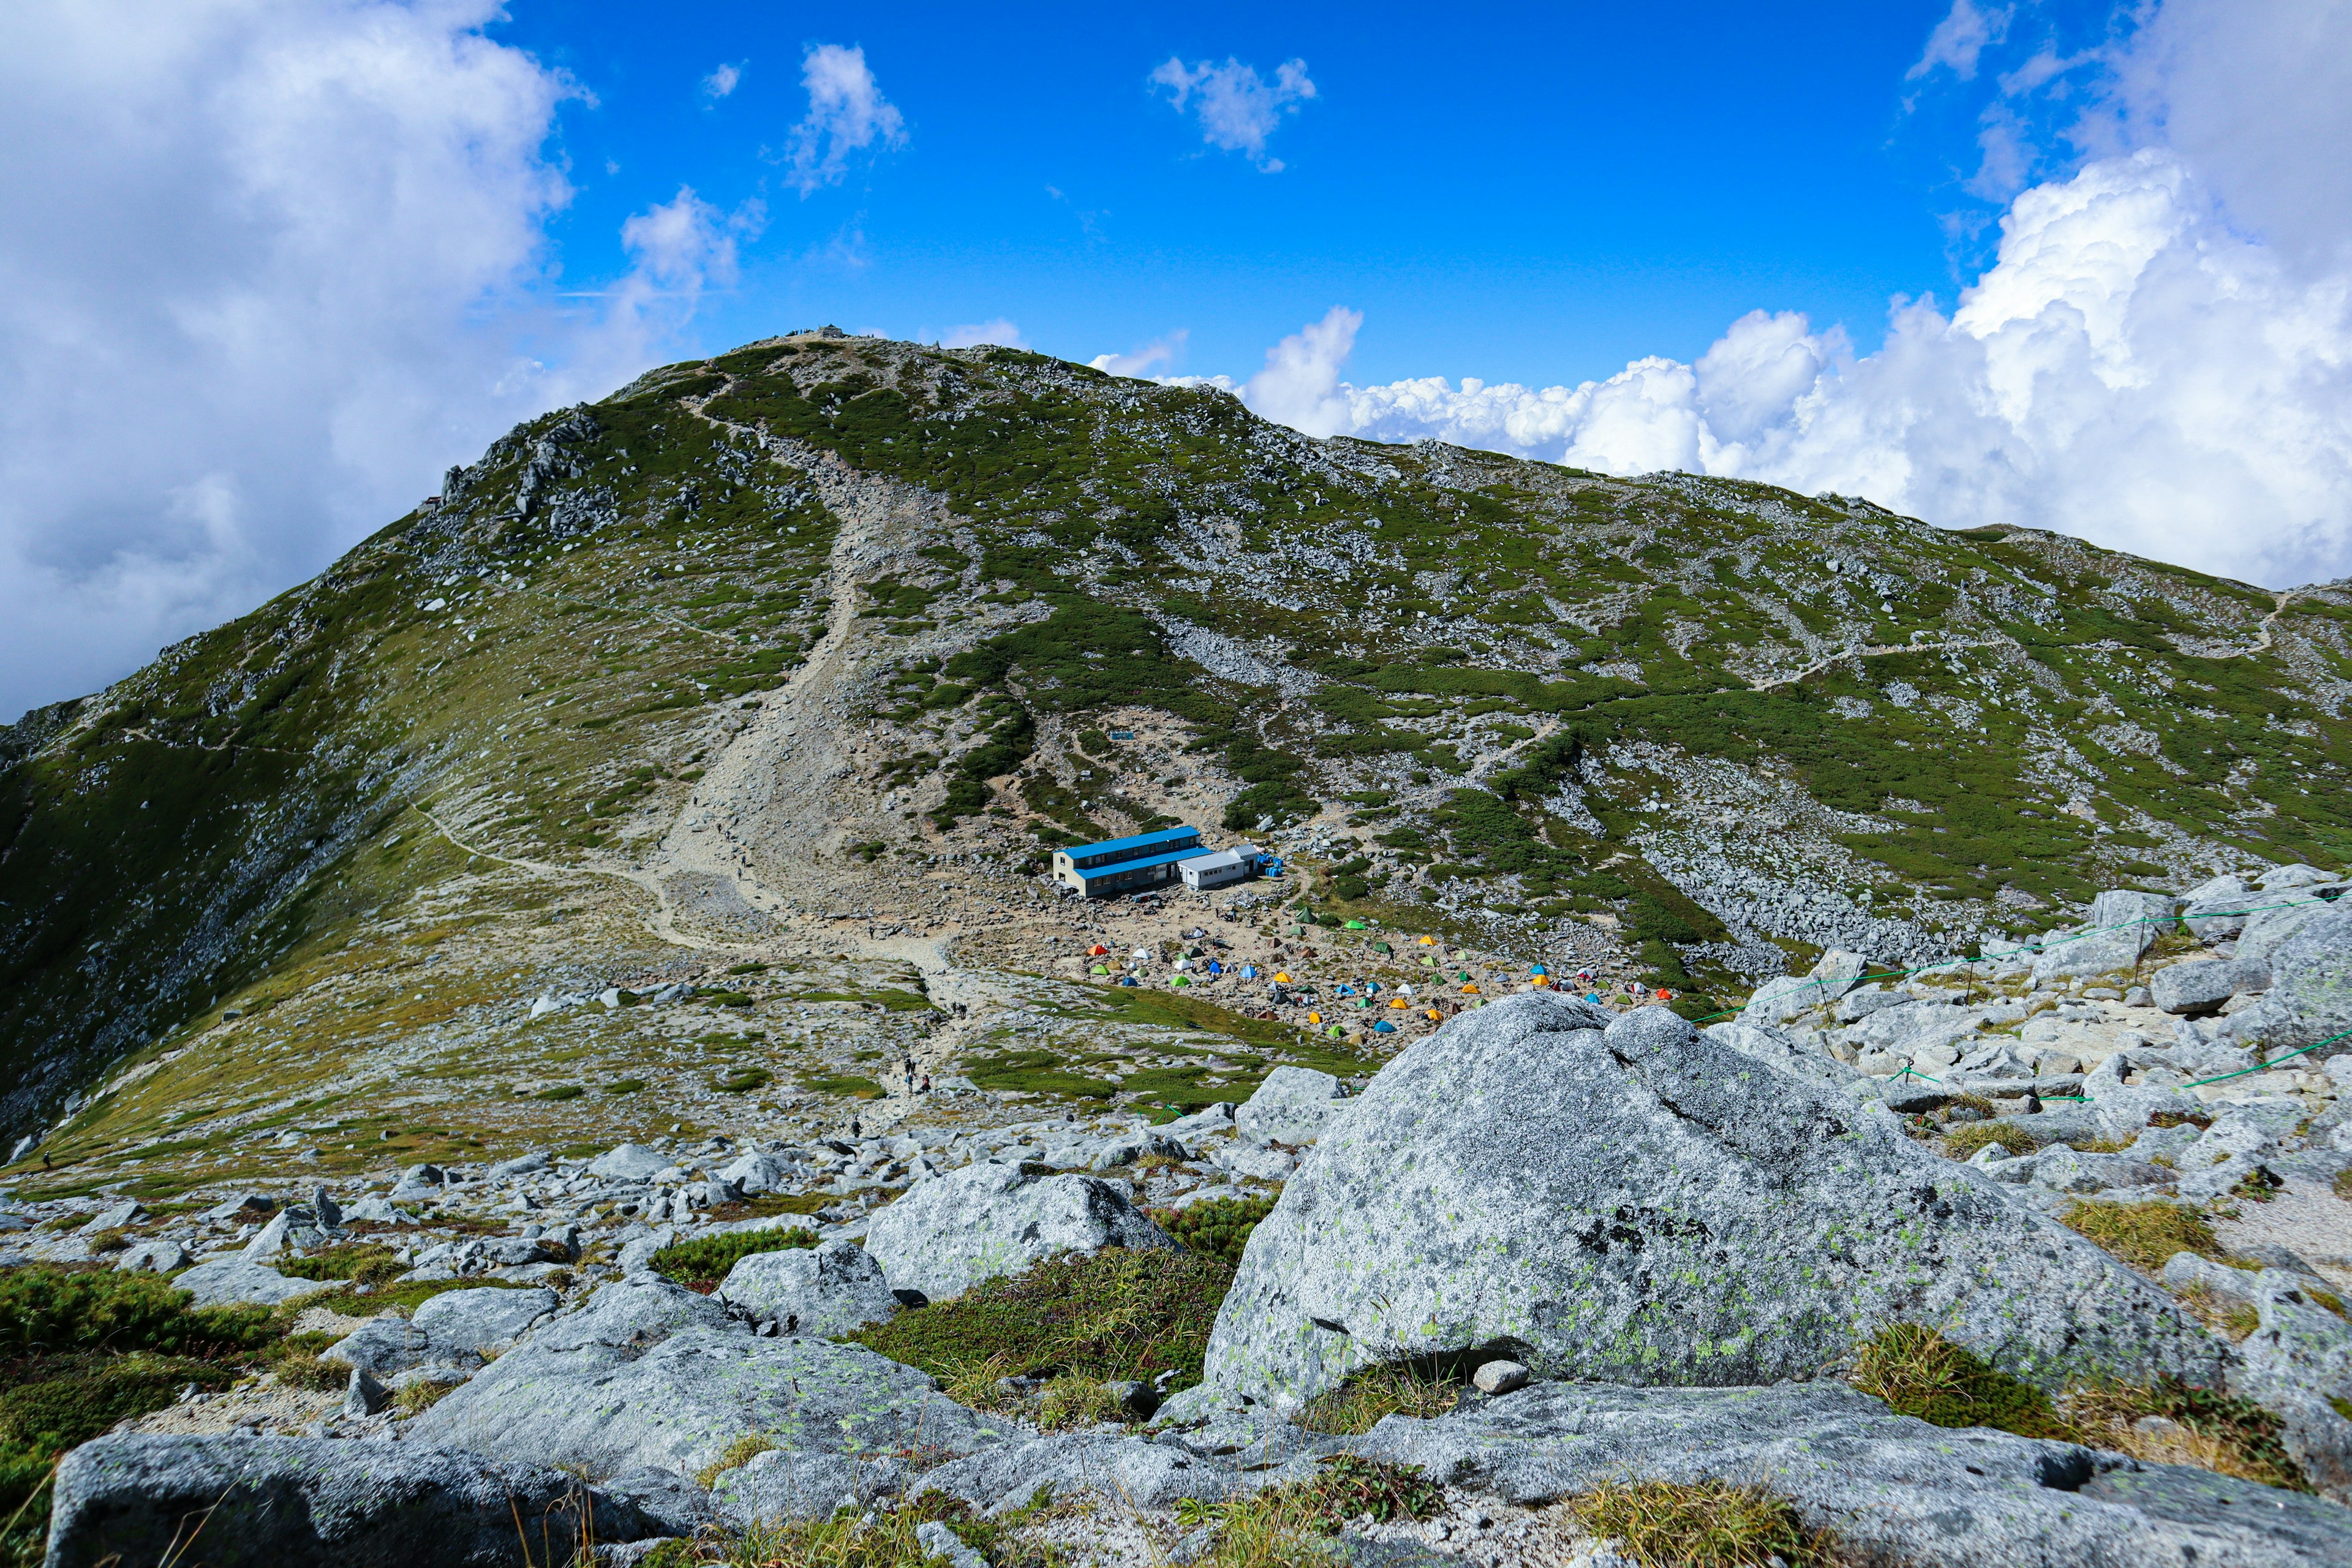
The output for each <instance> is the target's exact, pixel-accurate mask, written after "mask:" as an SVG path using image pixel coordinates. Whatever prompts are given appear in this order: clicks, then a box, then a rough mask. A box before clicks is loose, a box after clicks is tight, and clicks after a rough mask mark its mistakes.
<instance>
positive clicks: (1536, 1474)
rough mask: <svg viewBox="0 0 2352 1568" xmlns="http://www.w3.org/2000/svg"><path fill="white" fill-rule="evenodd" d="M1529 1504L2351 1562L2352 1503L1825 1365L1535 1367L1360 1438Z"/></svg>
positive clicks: (2317, 1565) (2005, 1561) (2003, 1565)
mask: <svg viewBox="0 0 2352 1568" xmlns="http://www.w3.org/2000/svg"><path fill="white" fill-rule="evenodd" d="M1349 1446H1350V1447H1353V1448H1354V1449H1356V1450H1357V1451H1358V1452H1360V1453H1363V1454H1367V1455H1370V1456H1372V1457H1374V1458H1383V1459H1388V1460H1391V1461H1392V1462H1396V1463H1402V1464H1412V1465H1419V1466H1421V1467H1423V1468H1424V1469H1426V1470H1427V1471H1428V1472H1429V1473H1430V1475H1431V1476H1433V1478H1435V1479H1441V1480H1446V1481H1451V1482H1454V1483H1456V1484H1459V1485H1462V1486H1465V1487H1470V1488H1475V1489H1480V1490H1491V1491H1493V1492H1496V1493H1499V1494H1500V1495H1501V1496H1503V1497H1504V1498H1506V1499H1507V1500H1511V1501H1513V1502H1517V1503H1522V1504H1528V1505H1536V1504H1540V1503H1546V1502H1550V1501H1552V1500H1556V1499H1559V1498H1563V1497H1573V1496H1575V1495H1576V1494H1578V1493H1580V1492H1583V1491H1588V1490H1590V1489H1592V1488H1593V1487H1595V1486H1598V1485H1600V1484H1601V1483H1602V1482H1606V1481H1615V1482H1620V1483H1623V1482H1636V1481H1647V1480H1662V1481H1673V1482H1683V1483H1687V1482H1693V1481H1699V1480H1710V1479H1728V1480H1736V1481H1744V1482H1749V1483H1753V1484H1757V1485H1760V1486H1763V1487H1765V1488H1767V1489H1770V1490H1772V1491H1776V1492H1779V1493H1780V1494H1782V1495H1783V1496H1786V1497H1789V1498H1790V1499H1792V1500H1794V1501H1795V1502H1796V1504H1797V1508H1798V1510H1799V1512H1800V1513H1801V1514H1802V1515H1803V1516H1804V1518H1805V1520H1806V1521H1807V1522H1808V1523H1809V1524H1811V1525H1812V1526H1814V1527H1816V1528H1820V1527H1827V1528H1829V1529H1831V1530H1832V1531H1835V1532H1836V1534H1837V1535H1838V1537H1839V1540H1840V1544H1841V1546H1842V1547H1843V1550H1842V1551H1841V1552H1839V1553H1838V1556H1837V1559H1836V1560H1837V1561H1840V1562H1852V1563H1902V1564H1905V1565H1906V1568H2022V1565H2024V1564H2029V1563H2031V1564H2037V1565H2046V1568H2059V1565H2061V1564H2068V1565H2072V1564H2085V1565H2088V1564H2102V1565H2105V1564H2113V1565H2115V1568H2123V1565H2124V1564H2134V1565H2137V1564H2142V1563H2147V1564H2156V1563H2169V1564H2175V1565H2187V1564H2199V1565H2204V1568H2210V1565H2211V1564H2216V1563H2229V1564H2231V1565H2232V1568H2347V1565H2352V1512H2347V1511H2346V1510H2344V1509H2341V1508H2338V1507H2336V1505H2335V1504H2333V1503H2329V1502H2323V1501H2321V1500H2318V1499H2316V1498H2312V1497H2305V1496H2303V1495H2301V1494H2299V1493H2295V1492H2287V1491H2280V1490H2277V1489H2273V1488H2271V1487H2264V1486H2257V1485H2255V1484H2254V1483H2253V1482H2251V1481H2241V1480H2235V1479H2230V1478H2228V1477H2223V1476H2217V1475H2214V1474H2212V1473H2210V1471H2206V1470H2197V1469H2189V1468H2183V1467H2181V1466H2177V1465H2152V1464H2142V1463H2138V1462H2137V1461H2134V1460H2131V1459H2127V1458H2124V1457H2123V1456H2122V1455H2121V1454H2110V1453H2103V1452H2100V1451H2097V1450H2095V1449H2090V1448H2083V1447H2076V1446H2074V1445H2073V1444H2069V1443H2050V1442H2037V1441H2035V1440H2033V1439H2032V1438H2027V1437H2015V1436H2011V1435H2010V1434H2008V1433H2006V1432H1995V1431H1990V1430H1987V1429H1985V1428H1982V1427H1977V1428H1972V1429H1969V1430H1966V1431H1948V1430H1946V1429H1945V1428H1943V1427H1940V1426H1928V1425H1927V1423H1926V1422H1924V1421H1915V1420H1913V1419H1912V1418H1911V1417H1909V1416H1907V1415H1895V1414H1894V1413H1893V1412H1891V1411H1889V1410H1888V1409H1887V1408H1886V1406H1885V1405H1882V1404H1880V1403H1879V1402H1878V1401H1877V1400H1875V1399H1872V1398H1870V1397H1868V1396H1866V1395H1864V1394H1857V1393H1855V1392H1854V1391H1853V1389H1851V1388H1848V1387H1845V1386H1844V1385H1843V1384H1839V1383H1836V1382H1834V1381H1831V1380H1826V1379H1824V1380H1822V1381H1818V1382H1813V1383H1799V1384H1780V1385H1778V1386H1775V1387H1769V1388H1704V1389H1702V1388H1631V1387H1626V1386H1623V1385H1617V1384H1557V1383H1550V1384H1534V1385H1533V1386H1531V1387H1528V1388H1524V1389H1521V1390H1520V1391H1519V1392H1517V1393H1516V1394H1506V1395H1504V1396H1503V1397H1501V1398H1499V1399H1492V1400H1487V1401H1486V1402H1484V1403H1481V1404H1478V1405H1473V1406H1470V1407H1468V1408H1465V1409H1463V1410H1460V1411H1457V1412H1456V1413H1454V1414H1453V1415H1445V1416H1442V1417H1440V1418H1438V1419H1436V1420H1433V1421H1414V1420H1410V1419H1408V1418H1406V1417H1404V1416H1401V1415H1391V1416H1390V1417H1388V1418H1387V1419H1386V1420H1384V1421H1382V1422H1381V1424H1380V1425H1379V1426H1375V1427H1373V1428H1372V1430H1371V1431H1370V1433H1369V1434H1368V1435H1366V1436H1363V1437H1360V1438H1357V1439H1355V1440H1354V1441H1353V1442H1352V1443H1351V1444H1350V1445H1349Z"/></svg>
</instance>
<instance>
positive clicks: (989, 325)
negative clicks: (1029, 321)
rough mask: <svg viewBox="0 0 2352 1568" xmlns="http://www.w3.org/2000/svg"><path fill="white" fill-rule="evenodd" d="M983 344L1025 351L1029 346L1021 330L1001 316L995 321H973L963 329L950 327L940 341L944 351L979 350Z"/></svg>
mask: <svg viewBox="0 0 2352 1568" xmlns="http://www.w3.org/2000/svg"><path fill="white" fill-rule="evenodd" d="M982 343H995V344H997V345H998V346H1000V347H1002V348H1008V349H1025V348H1027V347H1028V346H1029V345H1028V343H1027V342H1024V341H1023V339H1022V336H1021V329H1020V328H1019V327H1016V326H1014V325H1013V323H1012V322H1011V321H1006V320H1005V319H1004V318H1003V317H1002V316H999V317H997V318H996V319H995V320H993V321H973V322H970V323H968V324H966V325H964V326H961V327H950V328H949V329H948V330H947V332H946V334H945V335H944V336H942V337H941V338H940V347H941V348H943V349H969V348H977V347H978V346H979V345H981V344H982Z"/></svg>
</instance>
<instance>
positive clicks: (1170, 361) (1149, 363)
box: [1088, 327, 1192, 376]
mask: <svg viewBox="0 0 2352 1568" xmlns="http://www.w3.org/2000/svg"><path fill="white" fill-rule="evenodd" d="M1191 336H1192V333H1191V332H1190V331H1187V330H1186V329H1184V328H1182V327H1179V328H1177V329H1176V330H1175V331H1172V332H1170V333H1169V334H1168V335H1167V336H1166V337H1162V338H1154V339H1153V340H1152V341H1151V342H1148V343H1146V344H1144V345H1143V346H1142V347H1141V348H1139V349H1131V350H1129V352H1127V353H1123V354H1097V355H1095V357H1094V358H1093V359H1092V360H1091V361H1089V362H1088V363H1091V364H1092V365H1093V366H1094V367H1095V368H1096V369H1097V370H1100V371H1108V372H1109V373H1110V374H1113V375H1130V376H1150V375H1151V374H1154V373H1155V372H1164V371H1170V370H1173V369H1174V368H1175V367H1176V366H1177V365H1178V364H1179V363H1181V361H1182V360H1183V358H1184V342H1185V340H1186V339H1187V338H1189V337H1191Z"/></svg>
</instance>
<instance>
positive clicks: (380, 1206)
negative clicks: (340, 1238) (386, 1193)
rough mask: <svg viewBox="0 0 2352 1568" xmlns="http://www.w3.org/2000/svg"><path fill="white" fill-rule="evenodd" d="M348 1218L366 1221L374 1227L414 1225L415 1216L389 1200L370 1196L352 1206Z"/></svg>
mask: <svg viewBox="0 0 2352 1568" xmlns="http://www.w3.org/2000/svg"><path fill="white" fill-rule="evenodd" d="M349 1217H350V1218H352V1219H355V1220H368V1221H370V1222H372V1223H373V1224H376V1225H415V1223H416V1216H415V1215H413V1214H410V1213H409V1212H408V1211H407V1210H406V1209H404V1208H402V1207H401V1206H400V1205H397V1204H395V1203H394V1202H393V1201H392V1200H391V1199H390V1198H387V1197H380V1196H370V1197H364V1198H362V1199H361V1200H360V1201H359V1202H357V1203H355V1204H353V1205H352V1211H351V1214H350V1216H349Z"/></svg>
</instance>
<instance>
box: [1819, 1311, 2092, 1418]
mask: <svg viewBox="0 0 2352 1568" xmlns="http://www.w3.org/2000/svg"><path fill="white" fill-rule="evenodd" d="M1847 1381H1848V1382H1850V1383H1852V1384H1853V1385H1854V1387H1856V1388H1858V1389H1860V1390H1862V1392H1864V1394H1875V1395H1877V1396H1878V1397H1879V1398H1881V1399H1884V1400H1885V1401H1886V1403H1887V1405H1888V1406H1889V1407H1890V1408H1892V1409H1894V1410H1895V1411H1896V1412H1897V1413H1899V1414H1901V1415H1916V1416H1917V1417H1918V1418H1919V1419H1920V1420H1922V1421H1926V1422H1929V1423H1932V1424H1933V1425H1935V1426H1993V1427H1998V1428H2000V1430H2001V1431H2004V1432H2014V1433H2016V1434H2017V1435H2018V1436H2021V1437H2053V1438H2058V1439H2060V1440H2062V1441H2063V1440H2064V1439H2066V1438H2068V1437H2069V1436H2072V1434H2070V1433H2069V1432H2068V1431H2067V1429H2066V1426H2065V1424H2064V1423H2063V1422H2062V1421H2060V1420H2059V1419H2058V1416H2057V1413H2056V1412H2055V1411H2053V1410H2052V1409H2051V1407H2050V1400H2049V1398H2048V1396H2047V1395H2045V1394H2042V1391H2041V1390H2040V1389H2038V1388H2035V1387H2033V1386H2032V1384H2024V1383H2020V1382H2019V1381H2018V1380H2017V1379H2015V1378H2013V1377H2011V1376H2010V1375H2009V1374H2008V1373H2005V1372H2002V1371H2000V1370H1999V1369H1998V1368H1996V1367H1992V1366H1990V1365H1988V1364H1986V1363H1984V1362H1982V1361H1979V1360H1978V1359H1977V1358H1976V1357H1975V1356H1974V1355H1971V1354H1970V1353H1969V1352H1967V1351H1966V1350H1963V1349H1962V1348H1961V1347H1960V1346H1958V1345H1956V1344H1954V1343H1953V1342H1951V1341H1949V1340H1948V1339H1946V1338H1945V1337H1944V1336H1943V1335H1942V1334H1940V1333H1938V1332H1937V1331H1935V1330H1933V1329H1928V1328H1922V1327H1921V1326H1920V1325H1918V1324H1917V1323H1895V1324H1893V1325H1891V1326H1890V1327H1887V1328H1885V1329H1882V1330H1880V1331H1879V1332H1878V1333H1877V1335H1876V1336H1875V1337H1874V1338H1873V1339H1872V1340H1870V1341H1869V1342H1867V1343H1866V1344H1864V1346H1863V1347H1862V1350H1861V1352H1860V1354H1859V1355H1857V1356H1856V1358H1855V1360H1854V1365H1853V1372H1852V1373H1849V1374H1848V1376H1847Z"/></svg>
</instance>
